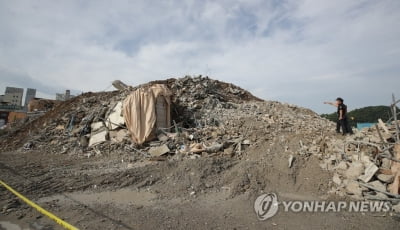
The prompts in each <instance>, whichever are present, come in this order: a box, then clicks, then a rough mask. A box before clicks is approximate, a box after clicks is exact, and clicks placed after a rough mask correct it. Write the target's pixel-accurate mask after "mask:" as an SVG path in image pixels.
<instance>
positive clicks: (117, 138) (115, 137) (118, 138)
mask: <svg viewBox="0 0 400 230" xmlns="http://www.w3.org/2000/svg"><path fill="white" fill-rule="evenodd" d="M109 135H110V140H111V141H112V142H116V143H120V142H122V141H123V140H124V139H125V137H126V136H127V135H128V130H126V129H121V130H118V131H110V133H109Z"/></svg>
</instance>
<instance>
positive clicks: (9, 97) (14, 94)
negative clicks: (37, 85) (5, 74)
mask: <svg viewBox="0 0 400 230" xmlns="http://www.w3.org/2000/svg"><path fill="white" fill-rule="evenodd" d="M23 95H24V89H23V88H15V87H6V92H5V94H4V97H3V100H2V101H3V102H5V103H7V104H10V105H15V106H22V97H23Z"/></svg>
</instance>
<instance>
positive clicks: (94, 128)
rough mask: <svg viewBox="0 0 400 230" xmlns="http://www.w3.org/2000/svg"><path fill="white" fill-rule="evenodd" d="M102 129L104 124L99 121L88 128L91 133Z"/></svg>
mask: <svg viewBox="0 0 400 230" xmlns="http://www.w3.org/2000/svg"><path fill="white" fill-rule="evenodd" d="M103 127H104V124H103V122H101V121H99V122H93V123H92V124H91V125H90V128H91V130H92V132H96V131H98V130H100V129H101V128H103Z"/></svg>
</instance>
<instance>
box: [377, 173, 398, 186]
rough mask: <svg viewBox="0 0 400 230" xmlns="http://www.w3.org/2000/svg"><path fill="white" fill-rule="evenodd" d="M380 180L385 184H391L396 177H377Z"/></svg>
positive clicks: (381, 175)
mask: <svg viewBox="0 0 400 230" xmlns="http://www.w3.org/2000/svg"><path fill="white" fill-rule="evenodd" d="M376 178H378V180H380V181H382V182H383V183H386V184H390V183H392V182H393V179H394V176H393V175H386V174H379V175H378V176H376Z"/></svg>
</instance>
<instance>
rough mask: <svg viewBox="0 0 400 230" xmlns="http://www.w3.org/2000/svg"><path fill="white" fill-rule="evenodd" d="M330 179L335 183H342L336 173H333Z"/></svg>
mask: <svg viewBox="0 0 400 230" xmlns="http://www.w3.org/2000/svg"><path fill="white" fill-rule="evenodd" d="M332 181H333V182H334V183H335V184H337V185H341V184H342V180H341V179H340V176H339V174H337V173H335V174H333V178H332Z"/></svg>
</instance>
